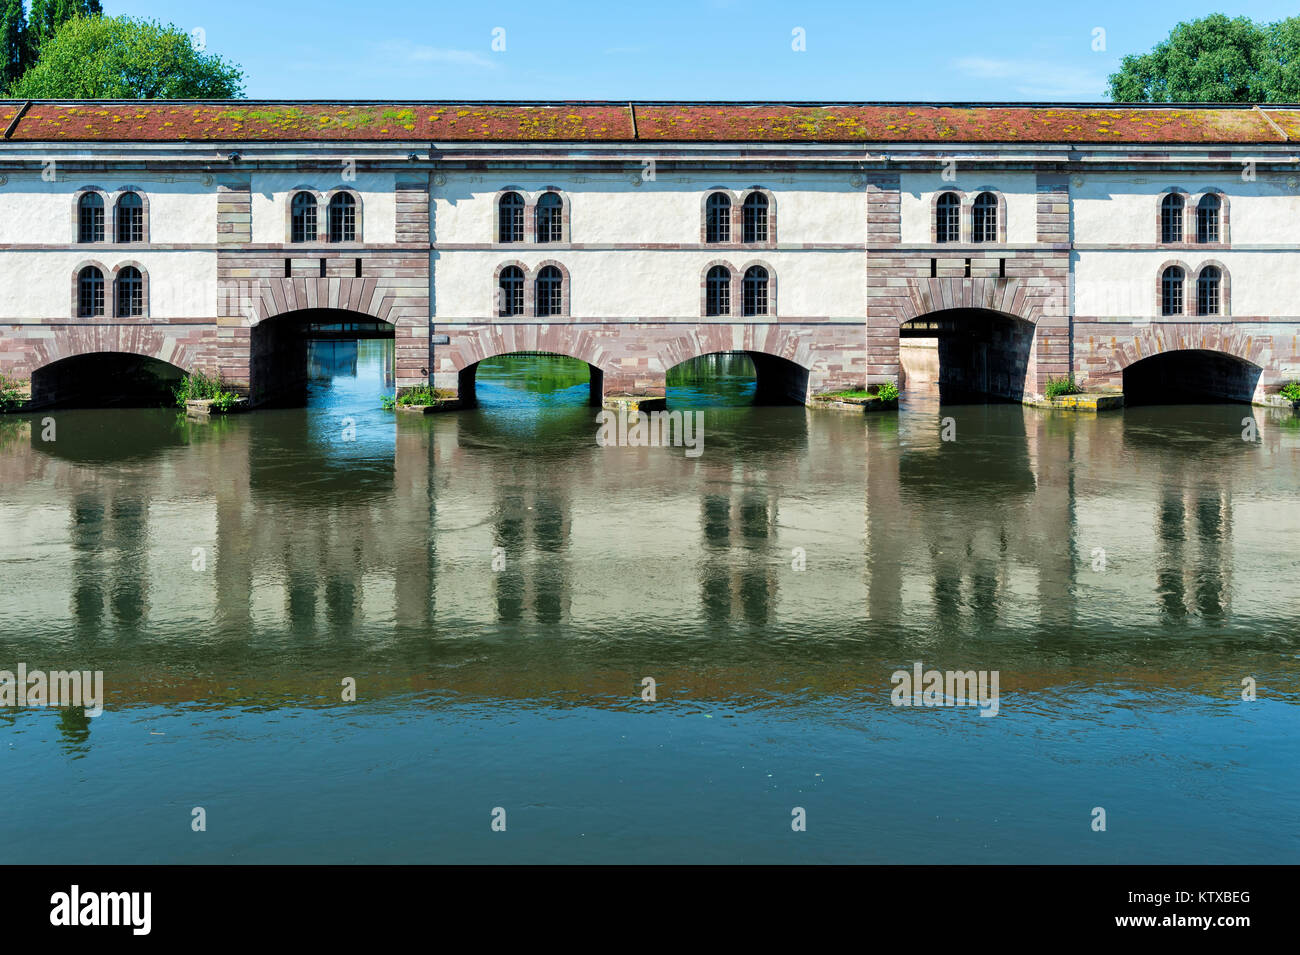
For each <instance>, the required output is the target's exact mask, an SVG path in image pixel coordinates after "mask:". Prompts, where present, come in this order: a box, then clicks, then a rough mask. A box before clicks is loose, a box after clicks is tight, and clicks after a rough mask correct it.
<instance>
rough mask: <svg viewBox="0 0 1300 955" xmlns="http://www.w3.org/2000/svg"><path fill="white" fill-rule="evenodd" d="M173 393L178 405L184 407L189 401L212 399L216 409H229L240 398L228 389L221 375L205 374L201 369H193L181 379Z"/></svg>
mask: <svg viewBox="0 0 1300 955" xmlns="http://www.w3.org/2000/svg"><path fill="white" fill-rule="evenodd" d="M172 394H174V395H175V396H176V407H178V408H184V407H185V402H187V401H211V402H212V408H213V410H215V411H229V410H230V409H231V408H233V407H234V406H235V402H236V401H238V400H239V395H237V394H235V392H233V391H227V390H226V383H225V382H224V381H222V380H221V379H220V378H219V377H217V378H214V377H212V376H211V375H205V374H204V373H203V372H201V371H192V372H190V373H189V374H187V375H185V376H184V377H183V378H182V379H181V383H180V384H179V385H177V386H176V387H175V388H174V389H173V390H172Z"/></svg>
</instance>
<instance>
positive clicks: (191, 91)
mask: <svg viewBox="0 0 1300 955" xmlns="http://www.w3.org/2000/svg"><path fill="white" fill-rule="evenodd" d="M243 90H244V72H243V70H241V69H240V68H239V67H238V66H236V65H235V64H233V63H229V62H227V61H226V60H224V59H222V58H221V57H219V56H216V55H213V54H208V53H200V52H198V51H197V50H195V49H194V46H193V45H192V44H191V43H190V37H189V35H188V34H186V33H184V32H182V31H181V30H180V29H178V28H177V27H174V26H164V25H163V24H160V23H158V22H157V21H154V20H136V19H132V18H130V17H80V16H78V17H74V18H73V19H71V20H69V21H68V22H67V23H65V24H63V26H61V27H60V28H59V31H58V32H57V33H56V34H55V35H54V36H53V37H51V38H50V39H48V40H46V41H45V42H44V43H43V44H42V45H41V55H40V59H39V60H37V62H36V64H35V65H34V66H32V67H31V68H30V69H29V70H28V71H27V72H26V73H24V74H23V75H22V77H21V78H20V79H19V80H18V82H16V83H14V84H13V87H12V88H11V90H10V95H11V96H13V97H15V98H18V99H226V98H231V97H236V96H242V95H243Z"/></svg>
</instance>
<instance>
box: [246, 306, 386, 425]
mask: <svg viewBox="0 0 1300 955" xmlns="http://www.w3.org/2000/svg"><path fill="white" fill-rule="evenodd" d="M395 329H396V326H395V325H394V324H392V323H391V322H386V321H384V320H383V319H380V318H375V317H374V316H373V315H367V314H365V313H363V312H354V311H350V310H348V309H341V308H303V309H297V310H295V311H290V312H281V313H280V314H278V315H275V316H272V317H271V318H266V319H263V320H262V321H260V322H258V323H257V324H256V325H254V326H253V329H252V335H251V340H250V343H249V367H248V375H249V402H250V403H251V404H252V405H254V406H258V405H301V404H304V403H305V402H306V397H307V381H308V364H307V354H308V342H311V341H361V340H365V339H374V338H394V337H395V334H394V332H395Z"/></svg>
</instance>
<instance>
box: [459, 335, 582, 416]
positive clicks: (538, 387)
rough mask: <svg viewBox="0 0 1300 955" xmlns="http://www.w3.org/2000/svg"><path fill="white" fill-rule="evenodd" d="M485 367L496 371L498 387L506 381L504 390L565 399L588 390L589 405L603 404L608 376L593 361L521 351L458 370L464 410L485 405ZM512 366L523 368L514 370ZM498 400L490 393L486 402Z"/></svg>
mask: <svg viewBox="0 0 1300 955" xmlns="http://www.w3.org/2000/svg"><path fill="white" fill-rule="evenodd" d="M520 360H522V361H520ZM484 365H487V366H488V369H489V370H490V371H491V372H492V374H491V379H492V381H493V384H494V385H495V384H498V383H501V382H505V385H504V387H506V388H511V389H514V390H519V391H523V392H532V393H534V394H538V395H540V394H550V395H555V394H557V393H560V394H561V397H562V398H563V396H566V395H567V396H569V397H571V396H572V395H573V394H574V393H576V392H577V390H578V389H580V388H583V387H585V388H586V399H587V403H588V404H590V405H593V406H598V405H599V404H600V403H601V398H602V396H603V394H604V385H605V373H604V372H603V371H602V370H601V369H600V368H599V367H597V366H596V365H593V364H592V363H591V362H589V361H586V360H585V359H582V358H578V357H577V356H575V355H568V354H565V353H564V352H559V351H543V350H536V349H518V350H514V351H503V352H497V353H495V354H492V355H486V356H484V357H483V358H479V359H477V360H476V361H474V362H473V363H471V364H469V365H466V366H465V367H464V368H461V369H460V370H459V371H457V373H456V394H457V397H458V398H459V399H460V403H461V406H462V407H466V408H470V407H475V406H477V405H479V404H480V403H481V402H480V400H479V399H480V396H479V382H478V375H479V370H480V368H481V367H482V366H484ZM510 365H521V366H522V367H520V368H515V369H512V368H509V367H508V366H510ZM494 397H496V398H499V397H500V396H499V394H498V395H495V396H494V395H493V392H492V391H487V392H485V394H484V398H485V399H486V400H485V401H484V402H482V403H496V401H495V400H493V399H494Z"/></svg>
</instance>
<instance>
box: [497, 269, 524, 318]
mask: <svg viewBox="0 0 1300 955" xmlns="http://www.w3.org/2000/svg"><path fill="white" fill-rule="evenodd" d="M498 287H499V289H500V292H499V295H500V306H499V308H498V311H499V312H500V314H502V315H522V314H524V271H523V269H521V268H519V267H518V266H514V265H511V266H507V267H506V268H504V269H502V270H501V278H500V281H499V283H498Z"/></svg>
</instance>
